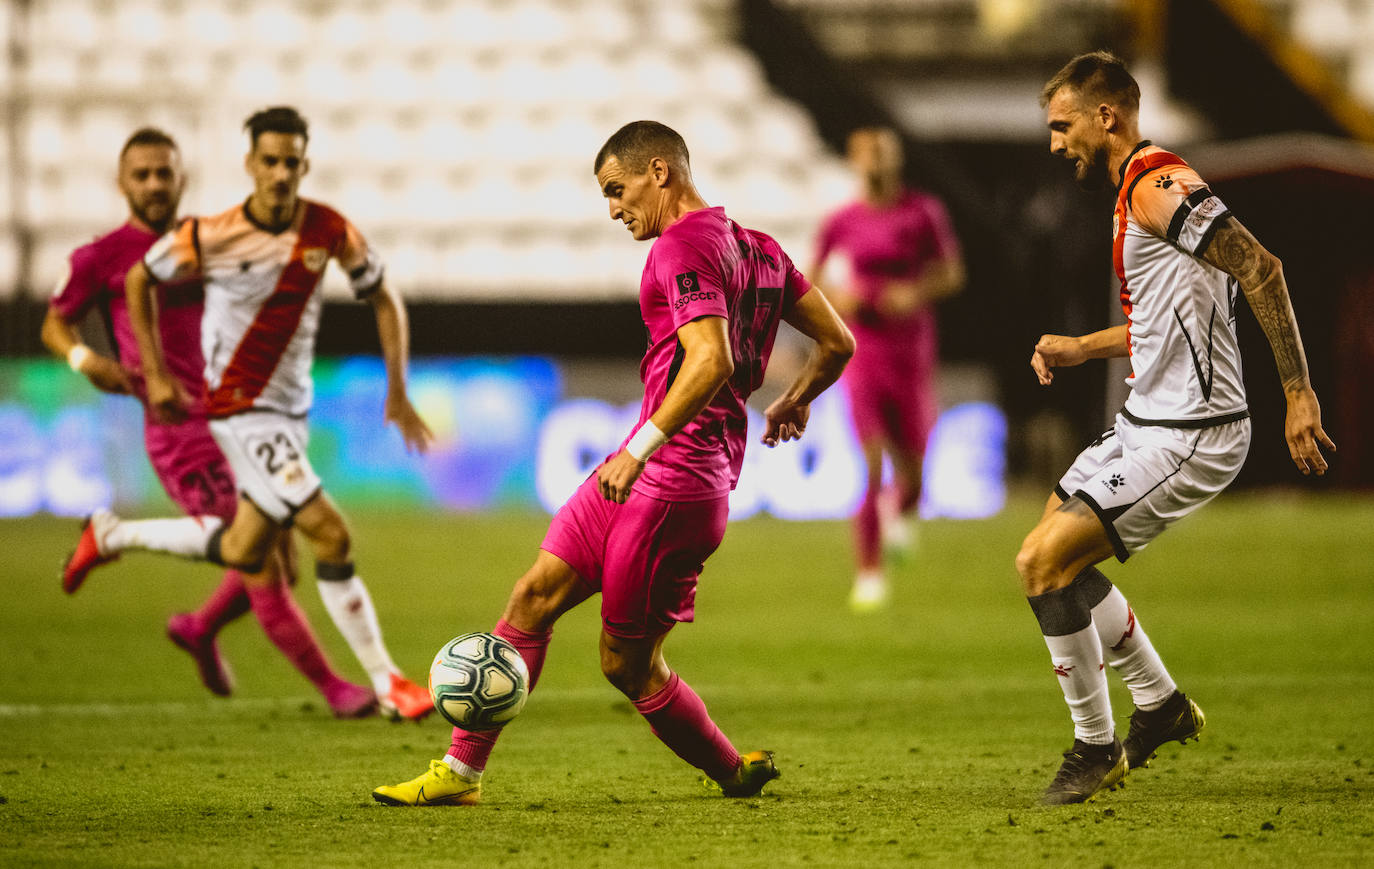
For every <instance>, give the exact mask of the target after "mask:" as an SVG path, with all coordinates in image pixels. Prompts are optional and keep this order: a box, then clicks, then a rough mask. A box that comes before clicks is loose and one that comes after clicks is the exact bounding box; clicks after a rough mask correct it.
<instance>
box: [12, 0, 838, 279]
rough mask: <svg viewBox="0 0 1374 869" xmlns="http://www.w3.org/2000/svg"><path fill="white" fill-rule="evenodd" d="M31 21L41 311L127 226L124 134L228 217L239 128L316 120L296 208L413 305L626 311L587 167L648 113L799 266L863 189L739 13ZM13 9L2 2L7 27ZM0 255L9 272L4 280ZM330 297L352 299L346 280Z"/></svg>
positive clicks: (35, 14) (526, 8) (102, 8)
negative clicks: (74, 255)
mask: <svg viewBox="0 0 1374 869" xmlns="http://www.w3.org/2000/svg"><path fill="white" fill-rule="evenodd" d="M23 6H24V7H26V8H27V12H26V13H25V14H26V15H27V21H26V22H25V25H24V32H26V33H27V43H28V49H29V50H28V52H27V55H26V61H25V64H24V66H23V67H22V69H21V72H20V74H19V76H18V77H17V78H16V79H13V80H8V81H7V80H6V79H0V88H4V92H5V93H11V92H19V91H20V90H22V92H24V93H26V94H27V95H29V96H30V97H31V99H30V100H29V101H28V103H27V105H29V106H31V108H29V109H27V110H26V111H23V112H21V113H20V114H19V115H18V116H17V117H15V119H14V120H13V121H12V123H17V124H18V125H19V127H20V131H21V132H20V137H19V140H20V142H21V144H22V147H23V148H24V157H23V159H24V164H23V165H25V166H26V167H27V169H26V170H25V171H24V172H23V173H22V177H21V178H20V179H19V181H20V183H22V184H23V185H24V186H25V188H26V189H25V190H24V191H23V194H24V195H23V196H22V197H21V199H22V202H23V203H24V208H25V211H24V212H23V213H20V214H16V215H12V216H11V219H0V226H4V227H12V226H13V225H15V224H17V223H18V222H21V221H23V222H27V223H28V224H29V225H30V226H31V227H32V228H33V230H34V238H35V256H34V257H33V265H32V273H31V274H29V275H27V276H19V277H20V282H21V283H24V284H27V285H28V286H30V287H33V288H34V292H36V293H46V292H47V290H48V288H49V287H50V286H51V283H52V281H53V280H54V279H55V278H56V277H57V275H58V273H59V272H60V269H61V267H62V254H63V253H65V251H66V250H67V249H68V248H69V247H70V246H72V245H73V244H76V243H79V242H81V241H83V240H85V239H88V238H89V237H90V236H92V235H94V234H95V233H97V232H100V231H102V230H104V229H107V228H109V227H110V225H111V224H112V222H114V221H116V220H118V218H119V216H120V214H121V212H122V208H121V203H120V201H119V198H118V194H117V192H116V191H115V190H114V189H113V188H112V185H111V176H112V173H113V162H114V160H113V157H114V153H115V151H116V150H117V149H118V147H119V144H120V143H121V142H122V141H123V139H124V137H125V136H126V135H127V134H128V133H129V132H130V131H131V130H132V129H133V128H134V127H136V126H139V125H141V124H144V123H156V124H160V125H163V126H165V127H166V129H167V130H168V132H170V133H172V134H173V135H175V136H176V137H177V138H178V139H179V140H180V142H181V143H182V149H183V152H184V154H185V157H186V160H187V164H188V169H189V172H190V178H191V181H190V188H189V189H188V193H187V197H186V199H185V201H184V204H183V211H184V212H188V213H194V212H208V211H217V210H220V209H222V208H224V207H227V206H228V205H230V204H231V203H233V202H234V201H236V200H238V199H240V198H241V197H243V196H244V195H245V194H246V192H247V190H248V185H247V181H246V179H245V178H244V176H243V170H242V154H243V149H244V140H243V139H242V138H241V135H240V132H239V130H240V125H241V123H242V121H243V119H244V117H245V116H246V115H247V114H249V113H250V112H251V111H253V110H254V109H257V108H261V107H264V106H267V105H270V104H275V103H290V104H294V105H296V106H298V107H299V108H300V109H301V110H302V111H303V112H304V113H305V115H306V116H307V117H308V118H309V119H310V121H311V124H312V128H311V161H312V175H311V177H310V178H309V179H307V181H306V183H305V186H304V187H303V192H304V193H305V195H307V196H312V197H316V198H319V199H322V200H325V201H328V202H331V203H332V204H334V205H336V206H337V207H339V208H340V209H341V210H343V211H344V212H345V213H346V214H348V215H349V216H350V217H351V218H352V219H353V220H354V221H355V222H356V223H357V224H359V226H360V228H362V229H363V231H364V232H365V233H366V234H367V235H368V236H369V237H370V238H372V239H373V241H374V244H375V245H376V246H377V247H378V248H379V249H380V250H381V252H382V254H383V255H384V256H385V258H386V259H387V261H388V263H389V268H390V273H391V275H392V276H393V278H394V279H395V281H396V282H397V284H398V286H401V287H404V289H405V291H406V292H407V294H408V295H411V296H413V297H421V298H435V299H442V298H471V297H503V298H511V297H520V296H522V295H528V296H542V295H553V294H563V295H564V296H565V297H567V296H568V295H569V294H571V296H572V297H597V298H605V297H620V298H631V297H633V295H634V294H635V292H636V291H637V277H638V270H639V266H640V264H641V263H642V261H643V256H644V253H645V249H644V248H643V247H642V246H637V245H634V244H631V243H629V241H628V239H627V238H626V237H625V234H624V231H623V229H620V228H619V227H618V226H615V225H612V224H611V223H610V222H609V221H608V220H607V219H606V218H607V212H606V207H605V205H604V203H603V202H602V200H601V198H600V196H599V194H598V192H597V189H596V186H595V182H594V179H593V177H592V173H591V166H592V158H593V156H594V155H595V153H596V150H597V148H598V147H599V146H600V144H601V142H602V141H603V140H604V139H605V137H606V136H607V135H608V134H609V133H610V132H611V131H612V130H614V129H615V128H616V127H617V126H619V125H620V124H621V123H624V122H626V121H629V120H634V119H637V118H642V117H652V118H656V119H660V120H663V121H665V122H667V123H669V124H671V125H673V126H675V127H677V128H678V129H679V130H680V132H682V133H683V135H684V136H685V137H686V138H687V141H688V143H689V145H690V146H691V148H692V150H693V155H694V169H695V172H696V175H697V177H698V180H699V182H700V185H701V187H702V188H703V191H704V192H705V193H706V194H707V196H708V199H709V201H711V202H712V204H721V205H725V206H727V207H728V208H729V210H730V212H731V214H732V215H733V216H735V217H736V218H737V219H739V220H741V221H742V222H745V223H749V224H751V225H755V226H757V227H758V228H760V229H764V230H766V231H769V232H772V233H773V234H775V235H776V236H778V238H779V239H780V240H781V241H782V242H783V244H784V245H785V246H787V247H788V248H789V249H791V250H793V251H794V252H795V254H796V255H797V257H798V258H799V259H803V260H804V259H805V258H806V256H807V251H808V249H809V247H810V240H811V235H812V232H813V231H814V226H815V224H816V222H817V221H818V219H819V218H820V216H821V214H822V213H823V212H824V210H825V209H827V208H828V207H830V206H832V205H834V204H835V203H836V202H838V201H839V200H840V199H841V198H843V197H844V196H845V195H846V194H847V193H848V192H849V191H850V183H849V180H848V178H847V177H846V173H845V171H844V167H843V165H842V164H841V162H840V160H839V158H838V157H837V156H835V155H833V154H831V153H829V152H827V150H826V148H825V146H824V144H823V143H822V141H821V140H820V138H819V137H818V135H817V133H816V131H815V129H814V126H813V125H812V123H811V119H810V117H809V116H808V115H807V114H806V112H805V111H803V110H802V109H800V108H799V107H798V106H796V105H795V104H792V103H790V102H788V101H787V100H785V99H783V98H781V97H780V96H778V95H776V94H775V93H773V92H772V91H771V90H770V88H769V86H768V84H767V82H766V80H765V78H764V76H763V73H762V70H761V69H760V67H759V65H758V63H757V62H756V60H755V59H754V58H753V57H752V55H750V54H749V53H748V52H746V51H745V50H743V49H742V48H740V47H739V46H737V45H736V44H734V43H733V42H732V40H731V36H732V31H733V29H734V27H735V23H736V22H735V11H734V6H733V4H732V3H730V2H729V0H683V2H673V3H643V2H637V0H605V2H596V3H591V2H581V0H462V2H459V0H387V2H382V0H339V2H331V3H320V2H313V0H242V2H236V3H217V2H211V0H118V2H115V0H44V2H42V3H30V4H23ZM20 8H21V5H20V4H17V3H13V2H11V0H0V9H3V15H4V16H5V18H4V19H3V20H4V21H6V22H8V21H10V20H11V19H14V18H15V16H17V15H19V14H20V13H19V12H18V10H19V9H20ZM6 180H7V181H8V180H10V179H8V178H7V179H6ZM4 201H6V202H8V199H6V200H4ZM8 239H10V236H9V235H6V236H4V238H3V239H0V269H4V268H11V269H12V268H13V267H14V266H13V261H14V257H12V256H9V255H8V254H6V253H5V251H6V250H8V249H10V248H12V247H13V243H12V240H10V241H6V240H8ZM7 243H8V244H9V248H6V247H4V245H5V244H7ZM3 278H4V275H3V274H0V279H3ZM6 284H7V285H12V284H13V280H9V281H6ZM326 289H327V292H329V293H331V294H336V295H337V294H342V293H345V292H346V288H345V285H344V282H343V281H342V280H341V279H340V278H339V276H337V275H334V276H333V277H332V278H331V279H330V281H329V282H328V283H327V285H326Z"/></svg>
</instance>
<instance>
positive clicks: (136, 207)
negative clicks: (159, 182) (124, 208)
mask: <svg viewBox="0 0 1374 869" xmlns="http://www.w3.org/2000/svg"><path fill="white" fill-rule="evenodd" d="M129 210H130V211H132V212H133V213H134V217H137V218H138V219H139V220H141V221H142V222H143V223H145V224H147V225H148V228H149V229H151V230H153V232H156V233H158V234H159V235H160V234H162V233H164V232H166V231H167V230H169V229H171V227H172V223H173V222H174V221H175V220H176V213H177V204H176V202H175V201H174V200H173V199H172V198H171V197H167V198H165V199H156V198H154V197H151V196H150V197H148V198H147V199H145V200H143V202H135V201H134V200H132V199H130V200H129Z"/></svg>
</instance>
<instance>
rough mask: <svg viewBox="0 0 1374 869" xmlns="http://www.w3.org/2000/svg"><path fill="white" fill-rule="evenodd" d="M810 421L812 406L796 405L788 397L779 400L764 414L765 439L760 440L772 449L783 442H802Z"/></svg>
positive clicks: (769, 406)
mask: <svg viewBox="0 0 1374 869" xmlns="http://www.w3.org/2000/svg"><path fill="white" fill-rule="evenodd" d="M810 419H811V405H809V404H796V403H795V402H792V401H789V400H788V399H787V398H786V397H783V398H779V399H778V400H777V401H775V402H773V403H772V404H770V405H768V409H767V410H766V411H764V412H763V437H761V438H759V440H760V441H761V442H762V443H763V444H764V445H765V446H770V447H775V446H777V445H778V444H780V443H782V442H783V441H796V440H801V436H802V434H803V433H804V432H805V431H806V423H807V422H808V421H810Z"/></svg>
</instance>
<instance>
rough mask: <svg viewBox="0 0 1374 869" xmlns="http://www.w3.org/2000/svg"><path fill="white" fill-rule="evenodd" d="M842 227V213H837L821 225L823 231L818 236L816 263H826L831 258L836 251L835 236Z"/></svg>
mask: <svg viewBox="0 0 1374 869" xmlns="http://www.w3.org/2000/svg"><path fill="white" fill-rule="evenodd" d="M839 225H840V212H838V211H837V212H835V213H834V214H832V215H830V216H829V217H827V218H826V219H825V222H824V223H822V224H821V231H820V232H819V233H818V234H817V235H816V254H815V256H816V258H815V260H814V261H813V262H814V263H821V262H825V258H826V257H828V256H830V252H831V251H833V250H834V249H835V234H836V232H837V230H838V227H839Z"/></svg>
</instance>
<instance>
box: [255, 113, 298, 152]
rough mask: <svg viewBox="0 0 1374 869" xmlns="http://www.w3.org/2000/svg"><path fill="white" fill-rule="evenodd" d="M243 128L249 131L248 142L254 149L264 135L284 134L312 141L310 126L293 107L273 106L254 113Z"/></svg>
mask: <svg viewBox="0 0 1374 869" xmlns="http://www.w3.org/2000/svg"><path fill="white" fill-rule="evenodd" d="M243 128H244V129H245V130H247V131H248V141H249V143H250V144H251V145H252V146H253V147H254V148H256V147H257V146H258V137H259V136H261V135H262V134H263V133H283V134H285V135H288V136H300V137H301V138H302V139H304V140H305V141H306V142H309V141H310V125H309V124H307V123H306V121H305V118H304V117H303V116H302V115H301V113H300V112H298V111H296V110H295V109H294V108H292V107H291V106H272V107H271V108H269V109H262V110H261V111H257V112H254V113H253V114H252V115H250V116H249V117H248V120H246V121H244V122H243Z"/></svg>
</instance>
